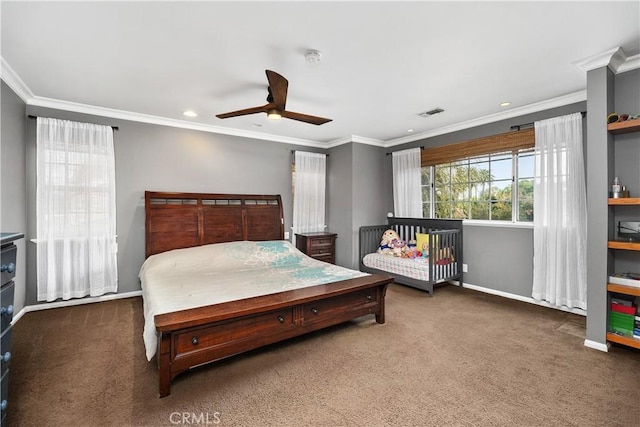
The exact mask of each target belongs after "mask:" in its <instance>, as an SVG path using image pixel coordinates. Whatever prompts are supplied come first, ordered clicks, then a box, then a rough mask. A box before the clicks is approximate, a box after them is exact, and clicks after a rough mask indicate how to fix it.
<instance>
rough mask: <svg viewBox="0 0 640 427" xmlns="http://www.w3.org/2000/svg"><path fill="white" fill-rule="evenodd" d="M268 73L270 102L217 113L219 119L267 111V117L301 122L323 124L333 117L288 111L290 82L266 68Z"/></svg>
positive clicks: (268, 99) (268, 100)
mask: <svg viewBox="0 0 640 427" xmlns="http://www.w3.org/2000/svg"><path fill="white" fill-rule="evenodd" d="M266 73H267V80H268V81H269V87H268V90H269V95H268V96H267V102H268V104H265V105H262V106H260V107H252V108H246V109H244V110H237V111H231V112H229V113H223V114H216V117H217V118H219V119H228V118H229V117H238V116H246V115H249V114H256V113H267V117H269V118H270V119H279V118H281V117H284V118H287V119H292V120H297V121H299V122H305V123H311V124H313V125H323V124H325V123H327V122H330V121H331V119H325V118H324V117H318V116H310V115H308V114H302V113H295V112H293V111H287V110H286V109H285V105H286V103H287V88H288V87H289V82H288V81H287V79H285V78H284V77H282V76H281V75H280V74H278V73H276V72H275V71H271V70H266Z"/></svg>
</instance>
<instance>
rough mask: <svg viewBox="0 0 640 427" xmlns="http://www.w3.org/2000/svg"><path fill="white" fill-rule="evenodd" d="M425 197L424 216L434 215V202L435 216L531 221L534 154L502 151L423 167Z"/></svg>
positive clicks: (423, 191) (423, 192) (423, 194)
mask: <svg viewBox="0 0 640 427" xmlns="http://www.w3.org/2000/svg"><path fill="white" fill-rule="evenodd" d="M514 159H515V161H516V163H515V164H517V166H516V169H517V171H518V173H517V177H515V176H514V166H513V165H514ZM432 174H433V175H432ZM432 179H433V183H432ZM432 184H433V185H432ZM514 188H515V189H516V195H517V197H516V198H515V200H514V197H513V191H514ZM432 190H433V197H432V195H431V191H432ZM422 196H423V197H422V200H423V215H424V217H425V218H430V217H431V212H432V206H431V203H433V204H434V206H433V213H434V215H433V217H435V218H454V219H475V220H492V221H525V222H531V221H533V154H532V153H531V152H525V153H520V154H511V153H506V154H505V153H502V154H496V155H491V156H484V157H479V158H470V159H463V160H459V161H456V162H453V163H448V164H442V165H436V166H435V167H423V168H422ZM513 203H516V209H513ZM514 215H516V218H514Z"/></svg>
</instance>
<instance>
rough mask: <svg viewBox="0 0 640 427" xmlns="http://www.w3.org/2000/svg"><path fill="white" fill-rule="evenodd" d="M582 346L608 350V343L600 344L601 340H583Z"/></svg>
mask: <svg viewBox="0 0 640 427" xmlns="http://www.w3.org/2000/svg"><path fill="white" fill-rule="evenodd" d="M584 346H585V347H589V348H593V349H595V350H600V351H604V352H605V353H607V352H609V346H610V345H609V343H605V344H602V343H601V342H597V341H592V340H584Z"/></svg>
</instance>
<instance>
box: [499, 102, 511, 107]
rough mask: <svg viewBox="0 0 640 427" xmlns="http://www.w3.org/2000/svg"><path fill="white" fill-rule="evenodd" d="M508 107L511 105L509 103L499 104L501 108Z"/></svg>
mask: <svg viewBox="0 0 640 427" xmlns="http://www.w3.org/2000/svg"><path fill="white" fill-rule="evenodd" d="M509 105H511V103H510V102H509V101H505V102H501V103H500V106H501V107H508V106H509Z"/></svg>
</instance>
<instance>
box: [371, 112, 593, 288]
mask: <svg viewBox="0 0 640 427" xmlns="http://www.w3.org/2000/svg"><path fill="white" fill-rule="evenodd" d="M580 111H586V103H585V102H579V103H575V104H571V105H566V106H563V107H559V108H554V109H551V110H546V111H541V112H538V113H534V114H527V115H524V116H520V117H516V118H513V119H508V120H502V121H499V122H495V123H490V124H486V125H483V126H478V127H474V128H470V129H464V130H461V131H458V132H452V133H449V134H446V135H438V136H435V137H432V138H427V139H424V140H419V141H414V142H411V143H408V144H403V145H398V146H395V147H393V148H391V149H388V150H387V151H397V150H404V149H407V148H412V147H419V146H424V147H436V146H441V145H447V144H452V143H456V142H462V141H467V140H471V139H475V138H481V137H485V136H490V135H496V134H500V133H505V132H509V131H510V130H511V129H510V128H511V126H515V125H521V124H525V123H532V122H534V121H536V120H544V119H548V118H551V117H558V116H563V115H566V114H571V113H575V112H580ZM585 136H586V133H585ZM584 139H585V143H586V137H585V138H584ZM389 157H390V156H388V157H387V159H386V161H385V166H383V168H382V170H383V171H384V173H385V174H386V178H385V180H386V181H389V182H391V181H392V173H391V159H390V158H389ZM387 195H388V198H387V207H386V209H387V210H388V211H390V212H393V195H392V191H391V190H389V191H388V192H387ZM463 250H464V263H465V264H467V266H468V273H465V275H464V282H465V283H469V284H473V285H476V286H481V287H484V288H488V289H492V290H496V291H501V292H506V293H510V294H514V295H518V296H522V297H526V298H530V297H531V291H532V288H533V229H532V228H531V227H530V228H517V227H509V226H505V227H500V226H498V225H495V224H492V225H491V226H486V225H471V224H467V225H465V226H464V247H463Z"/></svg>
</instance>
